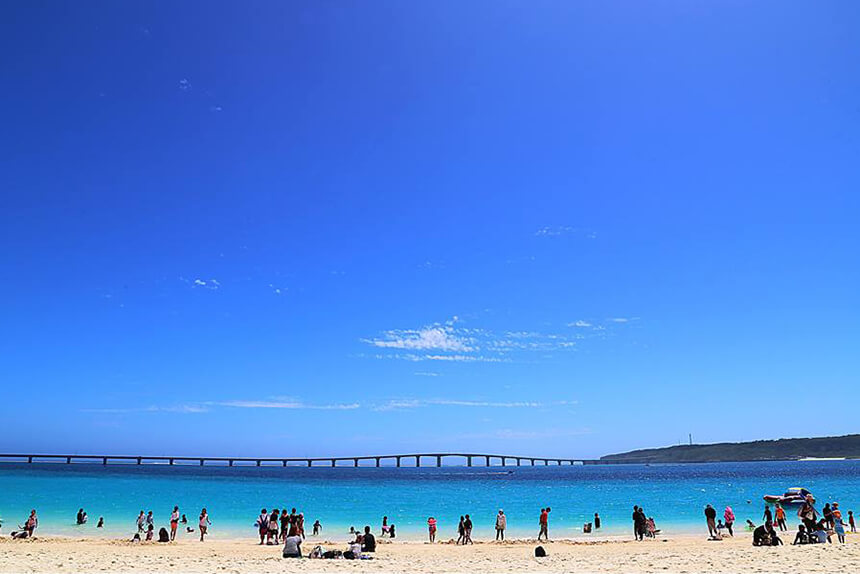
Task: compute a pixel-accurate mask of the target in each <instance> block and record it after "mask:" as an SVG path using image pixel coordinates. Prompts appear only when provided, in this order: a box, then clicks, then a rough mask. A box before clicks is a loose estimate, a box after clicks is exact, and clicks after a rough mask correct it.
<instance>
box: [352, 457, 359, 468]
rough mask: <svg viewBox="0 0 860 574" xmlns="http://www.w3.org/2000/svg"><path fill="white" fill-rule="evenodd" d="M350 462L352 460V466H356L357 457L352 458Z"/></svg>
mask: <svg viewBox="0 0 860 574" xmlns="http://www.w3.org/2000/svg"><path fill="white" fill-rule="evenodd" d="M352 462H353V466H354V467H355V468H358V459H357V458H354V459H352Z"/></svg>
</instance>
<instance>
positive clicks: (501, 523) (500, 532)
mask: <svg viewBox="0 0 860 574" xmlns="http://www.w3.org/2000/svg"><path fill="white" fill-rule="evenodd" d="M507 527H508V517H507V516H505V511H504V510H501V509H500V510H499V513H498V514H497V515H496V540H502V541H504V539H505V529H506V528H507Z"/></svg>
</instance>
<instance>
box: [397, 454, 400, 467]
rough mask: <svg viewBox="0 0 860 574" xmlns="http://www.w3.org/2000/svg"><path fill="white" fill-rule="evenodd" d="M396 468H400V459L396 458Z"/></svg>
mask: <svg viewBox="0 0 860 574" xmlns="http://www.w3.org/2000/svg"><path fill="white" fill-rule="evenodd" d="M397 468H400V457H399V456H398V457H397Z"/></svg>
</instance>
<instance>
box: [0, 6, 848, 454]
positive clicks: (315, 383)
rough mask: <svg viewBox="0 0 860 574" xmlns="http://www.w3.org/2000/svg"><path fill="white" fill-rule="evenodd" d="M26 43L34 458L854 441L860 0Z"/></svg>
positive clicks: (13, 131)
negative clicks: (811, 438) (844, 437)
mask: <svg viewBox="0 0 860 574" xmlns="http://www.w3.org/2000/svg"><path fill="white" fill-rule="evenodd" d="M0 15H2V17H0V27H2V34H0V44H2V46H0V48H2V49H0V53H2V54H3V56H2V58H3V62H2V66H0V79H2V85H3V86H4V88H3V89H2V90H0V109H2V116H3V126H4V127H3V130H2V134H1V135H0V190H2V205H3V209H2V210H0V239H2V242H3V251H2V253H3V254H2V257H0V300H2V317H3V318H2V321H0V380H2V383H3V385H4V391H3V393H4V395H3V400H2V402H0V418H2V420H3V423H4V424H3V427H4V428H5V429H6V432H3V433H2V434H0V450H3V451H40V452H94V451H106V452H112V453H117V454H119V453H145V454H159V453H175V454H203V455H270V456H302V455H327V454H331V455H339V454H374V453H386V452H399V451H414V450H437V449H438V450H471V451H492V452H509V453H517V454H519V453H521V454H533V455H549V456H579V457H591V456H599V455H602V454H606V453H609V452H616V451H620V450H626V449H630V448H637V447H648V446H658V445H665V444H673V443H677V442H678V440H681V439H686V437H687V434H688V433H692V434H693V437H694V439H695V440H697V441H702V442H714V441H722V440H745V439H757V438H771V437H782V436H804V435H808V434H817V435H825V434H844V433H849V432H856V431H857V425H856V417H857V413H856V409H855V408H854V405H856V404H857V403H858V401H860V387H858V385H857V382H858V379H857V373H858V366H860V365H858V354H857V349H858V343H860V339H858V334H857V333H858V331H857V323H858V318H860V300H858V299H860V298H858V292H860V291H858V258H857V251H858V246H860V243H858V231H857V215H858V213H860V201H858V198H857V196H858V194H857V190H858V189H860V175H858V169H857V165H858V164H857V157H858V152H860V139H858V135H860V133H858V132H860V130H858V127H860V105H858V103H857V102H858V97H857V94H858V90H860V76H858V74H857V62H858V61H860V43H858V42H857V41H856V24H857V22H858V17H860V5H858V4H857V3H854V2H847V1H846V2H815V3H812V2H756V3H747V2H730V1H721V2H686V1H679V2H632V1H631V2H600V3H598V2H540V1H529V2H502V1H498V2H482V1H470V2H462V1H451V2H446V1H436V2H399V1H390V2H384V1H373V2H362V3H358V2H325V1H316V2H262V1H261V2H255V3H253V4H252V5H247V4H242V3H225V2H178V3H151V2H47V3H46V2H6V3H4V4H3V6H2V8H0ZM804 412H807V413H808V415H803V417H801V414H802V413H804ZM804 417H805V419H804ZM15 429H18V432H15Z"/></svg>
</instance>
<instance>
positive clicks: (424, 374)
mask: <svg viewBox="0 0 860 574" xmlns="http://www.w3.org/2000/svg"><path fill="white" fill-rule="evenodd" d="M412 374H413V375H415V376H417V377H438V376H440V375H439V373H433V372H430V371H416V372H414V373H412Z"/></svg>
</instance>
